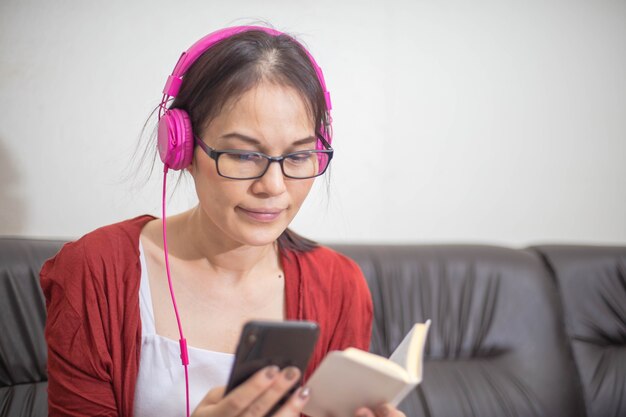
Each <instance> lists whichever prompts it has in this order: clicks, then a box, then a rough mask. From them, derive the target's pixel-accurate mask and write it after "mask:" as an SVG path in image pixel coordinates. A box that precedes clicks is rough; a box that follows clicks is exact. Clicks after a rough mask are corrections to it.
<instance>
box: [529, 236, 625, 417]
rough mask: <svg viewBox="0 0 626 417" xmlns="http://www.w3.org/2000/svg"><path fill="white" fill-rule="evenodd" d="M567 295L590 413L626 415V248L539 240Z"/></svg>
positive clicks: (568, 317)
mask: <svg viewBox="0 0 626 417" xmlns="http://www.w3.org/2000/svg"><path fill="white" fill-rule="evenodd" d="M533 249H534V250H536V251H537V252H538V253H539V254H541V255H542V256H543V257H544V259H545V261H546V263H547V265H548V266H549V268H550V269H551V270H552V271H553V275H554V277H555V278H556V282H557V285H558V288H559V291H560V293H561V298H562V299H563V309H564V313H565V324H566V325H565V328H566V331H567V334H568V337H569V339H570V341H571V345H572V349H573V351H574V358H575V359H576V364H577V365H578V370H579V373H580V378H581V380H582V386H583V387H584V395H585V401H586V404H587V415H588V416H589V417H603V416H615V417H617V416H626V248H618V247H588V246H538V247H535V248H533Z"/></svg>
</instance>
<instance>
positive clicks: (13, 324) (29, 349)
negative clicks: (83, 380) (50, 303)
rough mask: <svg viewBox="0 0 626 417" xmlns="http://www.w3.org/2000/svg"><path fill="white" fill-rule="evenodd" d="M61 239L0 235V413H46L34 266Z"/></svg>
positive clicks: (41, 312) (41, 307)
mask: <svg viewBox="0 0 626 417" xmlns="http://www.w3.org/2000/svg"><path fill="white" fill-rule="evenodd" d="M61 245H62V242H59V241H47V240H35V239H31V240H29V239H20V238H0V312H1V318H0V416H2V417H5V416H7V417H9V416H10V417H22V416H23V417H26V416H42V417H43V416H46V415H47V414H48V400H47V393H46V388H47V386H48V382H47V381H48V375H47V373H46V360H47V352H46V342H45V340H44V335H43V331H44V324H45V320H46V309H45V301H44V298H43V294H42V292H41V288H40V287H39V270H40V269H41V265H42V264H43V262H44V261H45V260H46V259H48V258H50V257H51V256H53V255H54V254H55V253H56V252H57V251H58V250H59V249H60V248H61Z"/></svg>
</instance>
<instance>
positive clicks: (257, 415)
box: [243, 366, 300, 417]
mask: <svg viewBox="0 0 626 417" xmlns="http://www.w3.org/2000/svg"><path fill="white" fill-rule="evenodd" d="M299 380H300V370H299V369H298V368H296V367H294V366H290V367H287V368H285V369H283V370H282V372H281V373H280V375H279V376H278V377H277V378H276V379H275V381H274V382H273V383H272V385H271V386H270V387H269V388H268V389H267V390H265V391H264V392H263V393H262V394H261V395H260V396H259V397H258V398H257V399H256V400H255V401H254V402H252V403H251V404H250V406H249V407H248V408H247V409H246V410H245V412H244V414H243V415H244V416H246V417H263V416H264V415H266V414H267V413H268V412H269V411H270V410H271V409H272V408H274V406H275V405H276V403H278V402H279V401H280V400H281V399H282V398H283V397H284V396H285V395H286V394H287V393H288V392H289V390H290V389H291V388H292V387H293V386H294V385H295V384H296V383H297V382H298V381H299Z"/></svg>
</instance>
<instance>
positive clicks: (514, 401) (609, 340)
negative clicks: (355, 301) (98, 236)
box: [0, 237, 626, 417]
mask: <svg viewBox="0 0 626 417" xmlns="http://www.w3.org/2000/svg"><path fill="white" fill-rule="evenodd" d="M62 243H63V242H61V241H46V240H37V239H26V238H1V237H0V309H1V312H2V315H1V316H0V317H1V318H0V417H4V416H11V417H13V416H17V417H22V416H41V417H43V416H46V415H47V405H46V387H47V375H46V367H45V364H46V347H45V341H44V337H43V329H44V321H45V307H44V299H43V296H42V294H41V290H40V288H39V284H38V283H39V276H38V275H39V269H40V268H41V265H42V264H43V262H44V261H45V260H46V259H47V258H49V257H51V256H52V255H53V254H54V253H56V252H57V251H58V250H59V249H60V247H61V245H62ZM333 248H334V249H336V250H339V251H340V252H343V253H345V254H346V255H348V256H350V257H351V258H353V259H354V260H355V261H357V263H358V264H359V265H360V267H361V269H362V270H363V272H364V274H365V277H366V279H367V281H368V284H369V287H370V290H371V292H372V297H373V299H374V325H373V326H374V328H373V336H372V347H371V350H372V351H373V352H375V353H378V354H381V355H385V356H388V355H389V354H390V353H391V352H392V351H393V350H394V349H395V347H396V346H397V345H398V344H399V343H400V341H401V339H402V337H403V336H404V334H405V333H406V332H407V331H408V329H409V327H410V326H411V324H412V323H413V322H416V321H424V320H426V319H428V318H430V319H432V327H431V331H430V335H429V339H428V342H427V347H426V362H425V369H424V382H423V383H422V385H420V386H419V387H418V388H417V389H416V390H415V391H414V392H413V393H412V394H410V396H409V397H408V398H407V399H406V400H405V401H404V402H403V403H402V404H401V405H400V409H402V410H403V411H404V412H405V413H406V415H407V417H420V416H433V417H434V416H441V417H457V416H458V417H461V416H463V417H474V416H476V417H478V416H480V417H491V416H493V417H496V416H497V417H509V416H516V417H526V416H529V417H530V416H533V417H535V416H546V417H547V416H550V417H559V416H568V417H577V416H581V417H584V416H587V415H588V416H589V417H617V416H626V408H625V407H626V405H625V404H626V400H625V398H626V391H625V390H624V387H625V385H624V384H625V383H626V382H625V381H626V357H625V348H624V346H625V345H626V247H613V248H611V247H594V246H538V247H533V248H529V249H527V250H513V249H507V248H502V247H492V246H477V245H465V246H459V245H441V246H432V245H431V246H427V245H422V246H420V245H411V246H393V245H379V246H376V245H333Z"/></svg>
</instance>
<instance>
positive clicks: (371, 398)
mask: <svg viewBox="0 0 626 417" xmlns="http://www.w3.org/2000/svg"><path fill="white" fill-rule="evenodd" d="M429 327H430V320H428V321H426V323H417V324H415V325H414V326H413V328H412V329H411V331H409V333H408V334H407V335H406V336H405V337H404V340H402V342H401V343H400V345H399V346H398V347H397V348H396V350H395V351H394V352H393V354H392V355H391V357H390V358H389V359H387V358H384V357H382V356H378V355H375V354H373V353H370V352H365V351H363V350H360V349H355V348H348V349H346V350H344V351H334V352H331V353H329V354H328V356H326V358H324V360H323V361H322V363H321V364H320V366H319V368H317V370H316V371H315V372H314V373H313V375H312V376H311V378H310V379H309V381H308V382H307V384H306V385H307V386H308V387H309V388H311V398H310V399H309V402H308V403H307V404H306V405H305V407H304V410H303V412H304V414H306V415H309V416H311V417H328V416H332V417H354V412H355V410H356V409H357V408H359V407H363V406H365V407H372V408H374V407H376V406H378V405H380V404H382V403H390V404H393V405H398V403H400V401H402V399H403V398H404V397H406V396H407V394H408V393H409V392H411V390H412V389H413V388H415V386H416V385H417V384H419V383H420V382H421V381H422V365H423V354H424V345H425V343H426V336H427V334H428V328H429Z"/></svg>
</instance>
